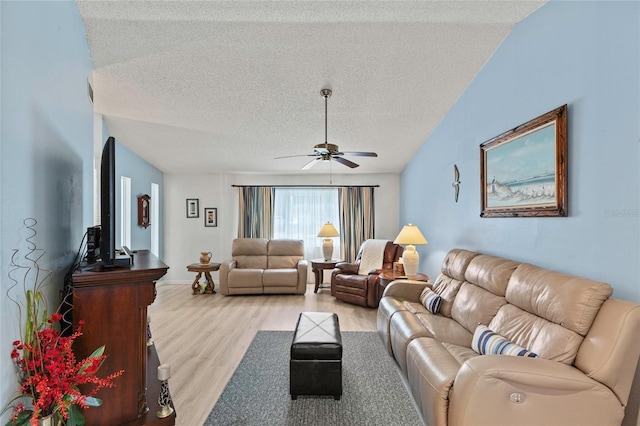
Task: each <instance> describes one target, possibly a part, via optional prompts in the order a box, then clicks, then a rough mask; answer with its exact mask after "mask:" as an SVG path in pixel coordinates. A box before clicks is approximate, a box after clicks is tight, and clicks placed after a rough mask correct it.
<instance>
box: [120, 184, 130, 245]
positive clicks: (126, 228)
mask: <svg viewBox="0 0 640 426" xmlns="http://www.w3.org/2000/svg"><path fill="white" fill-rule="evenodd" d="M120 221H121V222H120V246H127V247H131V178H130V177H126V176H120Z"/></svg>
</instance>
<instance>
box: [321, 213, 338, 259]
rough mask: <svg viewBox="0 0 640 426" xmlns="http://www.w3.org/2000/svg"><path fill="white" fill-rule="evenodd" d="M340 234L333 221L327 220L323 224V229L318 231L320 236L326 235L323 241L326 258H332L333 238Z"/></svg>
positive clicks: (323, 251) (323, 252)
mask: <svg viewBox="0 0 640 426" xmlns="http://www.w3.org/2000/svg"><path fill="white" fill-rule="evenodd" d="M339 235H340V234H339V233H338V230H337V229H336V227H335V226H333V225H332V224H331V222H327V223H325V224H324V225H322V229H320V232H318V237H324V241H323V242H322V254H323V255H324V260H331V257H332V255H333V240H332V238H333V237H337V236H339Z"/></svg>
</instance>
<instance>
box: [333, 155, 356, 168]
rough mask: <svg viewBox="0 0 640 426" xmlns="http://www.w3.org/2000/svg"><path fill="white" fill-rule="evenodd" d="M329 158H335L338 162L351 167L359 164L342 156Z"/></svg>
mask: <svg viewBox="0 0 640 426" xmlns="http://www.w3.org/2000/svg"><path fill="white" fill-rule="evenodd" d="M331 158H332V159H334V160H336V161H337V162H338V163H341V164H344V165H345V166H347V167H351V168H352V169H355V168H356V167H358V166H359V164H356V163H354V162H353V161H349V160H347V159H346V158H342V157H331Z"/></svg>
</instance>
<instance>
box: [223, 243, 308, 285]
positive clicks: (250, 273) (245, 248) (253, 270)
mask: <svg viewBox="0 0 640 426" xmlns="http://www.w3.org/2000/svg"><path fill="white" fill-rule="evenodd" d="M231 256H232V259H230V260H226V261H224V262H222V264H220V293H222V294H224V295H233V294H263V293H269V294H304V293H305V291H306V290H307V266H308V262H307V261H306V260H304V243H303V241H302V240H287V239H279V240H267V239H263V238H236V239H235V240H233V244H232V247H231Z"/></svg>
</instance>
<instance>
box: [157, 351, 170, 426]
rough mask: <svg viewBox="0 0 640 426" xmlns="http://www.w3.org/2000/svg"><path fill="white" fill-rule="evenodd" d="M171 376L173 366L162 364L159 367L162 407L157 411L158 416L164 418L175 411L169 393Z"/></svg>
mask: <svg viewBox="0 0 640 426" xmlns="http://www.w3.org/2000/svg"><path fill="white" fill-rule="evenodd" d="M170 377H171V366H170V365H169V364H162V365H160V366H159V367H158V380H160V395H159V396H158V405H159V406H160V409H159V410H158V412H157V413H156V417H158V418H160V419H164V418H165V417H169V416H170V415H171V414H172V413H173V408H172V407H171V404H173V401H171V394H170V393H169V378H170Z"/></svg>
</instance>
